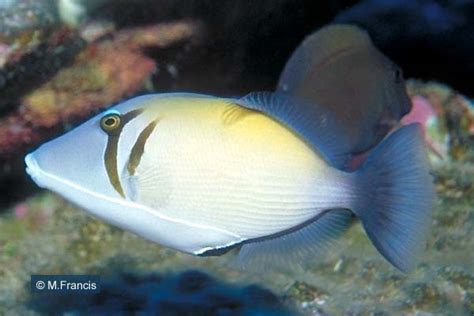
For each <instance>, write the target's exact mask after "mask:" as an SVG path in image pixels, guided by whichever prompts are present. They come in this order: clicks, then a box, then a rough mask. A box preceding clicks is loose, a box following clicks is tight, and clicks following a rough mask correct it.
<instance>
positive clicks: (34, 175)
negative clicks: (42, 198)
mask: <svg viewBox="0 0 474 316" xmlns="http://www.w3.org/2000/svg"><path fill="white" fill-rule="evenodd" d="M25 164H26V173H28V175H29V176H30V177H31V179H33V181H34V182H35V183H37V184H38V185H39V178H40V173H41V169H40V166H39V164H38V161H37V160H36V158H35V157H34V155H33V153H30V154H28V155H26V157H25Z"/></svg>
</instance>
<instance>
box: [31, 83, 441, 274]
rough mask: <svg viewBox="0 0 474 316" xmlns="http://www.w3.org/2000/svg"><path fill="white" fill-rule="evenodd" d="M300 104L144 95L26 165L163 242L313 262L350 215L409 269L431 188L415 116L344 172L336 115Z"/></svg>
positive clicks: (252, 261)
mask: <svg viewBox="0 0 474 316" xmlns="http://www.w3.org/2000/svg"><path fill="white" fill-rule="evenodd" d="M293 102H297V101H295V100H293V99H291V98H288V97H286V96H284V95H281V94H274V93H269V92H268V93H267V92H256V93H251V94H249V95H247V96H245V97H243V98H240V99H230V98H217V97H212V96H206V95H198V94H157V95H147V96H142V97H137V98H134V99H131V100H128V101H126V102H123V103H121V104H118V105H116V106H114V107H112V108H110V109H109V110H107V111H106V112H104V113H102V114H99V115H97V116H95V117H93V118H91V119H90V120H88V121H87V122H85V123H83V124H82V125H80V126H78V127H76V128H75V129H73V130H71V131H69V132H67V133H66V134H64V135H63V136H60V137H59V138H57V139H54V140H52V141H50V142H48V143H45V144H43V145H42V146H41V147H39V149H37V150H36V151H34V152H33V153H31V154H29V155H27V156H26V158H25V162H26V165H27V172H28V173H29V174H30V176H31V177H32V178H33V180H34V181H35V182H36V183H37V184H38V185H39V186H41V187H44V188H47V189H50V190H52V191H55V192H57V193H59V194H60V195H62V196H63V197H65V198H66V199H67V200H70V201H71V202H73V203H75V204H77V205H79V206H80V207H82V208H84V209H85V210H87V211H88V212H90V213H91V214H93V215H95V216H97V217H99V218H101V219H103V220H105V221H107V222H109V223H111V224H113V225H116V226H119V227H121V228H124V229H126V230H129V231H131V232H134V233H136V234H138V235H140V236H143V237H145V238H147V239H149V240H152V241H154V242H157V243H159V244H161V245H164V246H167V247H170V248H173V249H177V250H180V251H182V252H185V253H190V254H194V255H202V256H205V255H217V254H222V253H224V252H226V251H227V250H229V249H232V248H236V247H240V252H239V255H238V257H237V262H238V263H241V264H242V266H244V267H245V266H249V265H260V266H264V267H267V266H269V267H270V266H272V265H273V264H278V263H281V264H288V265H294V264H295V263H296V264H299V263H303V262H305V261H307V260H312V259H314V254H316V253H318V250H319V249H321V247H322V246H323V245H324V244H325V242H326V241H327V240H329V239H331V238H333V237H334V236H336V235H338V234H340V233H341V232H342V231H344V230H345V229H346V228H347V225H348V223H349V222H350V221H351V218H352V217H353V214H355V215H356V216H357V217H358V218H359V219H360V220H361V221H362V224H363V227H364V228H365V231H366V232H367V234H368V236H369V238H370V239H371V241H372V242H373V244H374V245H375V247H376V248H377V249H378V250H379V252H380V253H381V254H382V255H383V256H384V257H385V258H386V259H387V260H388V261H389V262H391V263H392V264H393V265H394V266H396V267H397V268H399V269H401V270H403V271H407V270H409V269H410V268H411V267H412V266H413V265H414V262H415V257H416V254H417V252H418V251H419V250H421V249H422V248H423V247H424V242H425V238H426V235H427V232H428V228H429V226H430V222H431V210H432V206H433V197H434V195H433V194H434V193H433V185H432V179H431V176H430V174H429V166H428V163H427V159H426V155H425V151H424V144H423V138H422V133H421V129H420V127H419V125H417V124H413V125H408V126H405V127H403V128H401V129H399V130H397V131H395V132H394V133H393V134H391V135H390V136H389V137H388V138H387V139H386V140H384V141H383V142H382V143H381V144H379V145H378V146H377V147H376V148H375V149H374V150H373V151H372V152H371V154H370V156H369V157H368V158H367V160H366V161H365V162H364V164H363V165H362V166H361V167H360V168H359V169H358V170H357V171H355V172H352V173H349V172H345V171H342V170H340V169H338V168H336V166H338V165H340V162H341V161H343V160H344V157H343V155H342V154H341V147H345V145H346V144H344V142H343V141H341V140H340V139H339V136H340V128H339V126H337V125H336V124H334V118H332V117H331V115H330V113H326V112H325V111H324V109H323V108H316V107H308V106H294V104H293ZM310 112H311V113H310ZM315 117H319V119H317V120H315V119H314V118H315Z"/></svg>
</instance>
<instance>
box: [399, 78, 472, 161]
mask: <svg viewBox="0 0 474 316" xmlns="http://www.w3.org/2000/svg"><path fill="white" fill-rule="evenodd" d="M407 90H408V94H409V95H410V96H411V97H412V100H413V102H414V104H415V105H417V106H414V111H415V110H416V109H420V107H425V108H426V107H432V110H430V111H431V113H425V114H424V116H426V117H423V118H422V120H423V121H424V123H425V128H426V133H427V136H428V137H429V139H431V143H432V146H431V147H432V149H434V150H435V151H438V153H439V154H440V155H441V156H444V158H446V159H451V160H456V161H471V162H472V161H474V107H473V105H472V103H471V102H470V101H469V100H468V99H467V98H466V97H464V96H463V95H461V94H460V93H458V92H457V91H455V90H454V89H452V88H451V87H449V86H447V85H444V84H441V83H437V82H426V83H425V82H422V81H419V80H409V81H408V82H407ZM425 112H426V111H425ZM415 114H416V113H410V114H409V117H408V118H407V117H405V118H404V120H405V122H407V121H410V120H413V118H414V116H416V115H415ZM419 114H420V113H418V116H419V117H418V119H419V118H421V117H420V115H419ZM410 116H411V118H410ZM415 120H416V119H415ZM432 158H433V157H432ZM433 159H434V160H436V158H433Z"/></svg>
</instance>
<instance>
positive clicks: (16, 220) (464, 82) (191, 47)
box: [0, 0, 474, 315]
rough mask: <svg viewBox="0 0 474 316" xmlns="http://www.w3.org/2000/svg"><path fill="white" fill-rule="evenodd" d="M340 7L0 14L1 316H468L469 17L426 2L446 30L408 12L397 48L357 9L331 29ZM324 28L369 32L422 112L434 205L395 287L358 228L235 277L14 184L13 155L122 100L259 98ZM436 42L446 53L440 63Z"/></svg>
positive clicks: (472, 180)
mask: <svg viewBox="0 0 474 316" xmlns="http://www.w3.org/2000/svg"><path fill="white" fill-rule="evenodd" d="M355 2H356V1H334V2H331V4H324V5H323V4H313V3H310V2H309V1H285V0H279V1H261V2H258V4H256V3H252V4H250V3H247V2H245V1H235V2H232V3H226V4H221V3H219V2H212V1H203V2H198V1H161V0H160V1H151V0H139V1H94V2H90V3H88V2H86V1H79V0H77V1H73V0H71V1H57V2H56V1H46V0H41V1H26V0H21V1H16V2H15V1H3V2H1V1H0V16H2V14H3V16H8V17H11V18H10V19H9V20H8V21H10V22H9V23H2V21H0V78H4V79H2V80H0V81H1V82H2V85H1V87H0V190H1V195H0V205H1V209H0V210H1V211H0V313H2V314H7V315H9V314H12V315H13V314H21V315H37V314H54V313H56V314H58V313H59V314H64V313H66V312H68V311H69V312H71V311H73V312H74V313H75V314H81V313H84V314H87V313H88V312H89V313H90V312H96V313H107V312H109V313H112V312H117V308H118V307H120V308H121V309H122V310H123V311H124V312H128V313H132V312H137V311H139V310H141V311H143V312H151V311H155V312H157V311H160V313H161V314H166V315H183V314H186V313H187V314H189V315H193V314H203V315H206V314H216V315H221V314H224V313H230V314H231V315H239V314H248V315H255V313H257V312H260V313H261V314H263V315H267V314H268V315H289V314H298V313H299V314H303V315H339V314H349V315H366V314H380V315H385V314H387V315H392V314H405V315H420V314H423V315H424V314H426V315H471V314H474V268H473V267H474V254H473V252H472V249H474V238H473V233H474V213H473V205H474V167H473V166H474V165H473V161H474V159H473V158H474V155H473V152H474V151H473V148H474V147H473V144H472V142H473V139H474V137H473V130H474V114H473V113H474V112H473V108H472V105H471V102H470V98H472V96H473V95H474V91H473V90H472V84H471V85H469V82H470V80H471V78H472V73H471V72H470V71H471V70H472V68H471V67H473V66H472V63H469V61H468V60H467V59H466V58H465V56H466V55H469V53H470V50H471V49H472V48H471V47H470V46H469V45H468V43H467V42H466V41H465V40H463V36H465V34H468V33H469V32H468V31H469V30H470V29H472V28H473V25H472V22H469V21H472V19H471V20H469V19H463V18H461V17H462V16H464V17H468V14H469V12H472V11H473V9H472V5H471V6H470V7H469V6H468V4H466V3H467V2H463V1H459V2H456V3H457V4H452V5H451V6H448V5H446V4H440V3H441V2H440V3H438V2H437V1H428V2H430V3H431V4H430V5H428V4H426V8H427V10H428V9H429V12H433V8H436V19H435V20H436V21H438V20H439V19H442V18H443V16H446V17H447V18H446V19H445V20H444V22H446V23H443V28H444V32H445V33H443V34H445V36H444V37H441V36H432V34H431V33H430V32H429V28H426V27H423V25H425V23H428V22H429V21H431V20H433V15H432V14H431V15H429V16H428V18H429V19H428V22H426V20H419V19H417V18H411V17H413V16H416V12H418V11H416V10H415V9H413V10H415V11H410V10H411V9H410V8H409V7H410V6H407V9H403V10H398V11H388V12H389V13H386V14H387V16H386V17H385V19H384V21H385V20H390V21H392V20H393V21H394V23H396V24H397V23H398V24H399V25H400V26H403V27H400V28H403V29H407V30H409V32H408V31H407V33H406V36H404V35H403V34H404V33H403V34H402V33H400V32H398V29H397V28H395V30H394V29H393V28H391V27H387V25H386V24H385V23H381V22H380V23H381V24H377V23H378V22H377V21H380V20H377V17H379V16H380V14H381V13H380V12H382V11H381V10H382V9H381V8H380V7H383V5H379V4H377V5H375V4H373V3H372V2H371V1H365V2H364V3H363V4H361V5H360V6H359V7H356V9H353V11H346V12H345V13H344V14H340V13H341V12H342V10H344V9H346V8H350V6H351V5H353V4H355ZM389 2H390V1H388V2H387V3H388V4H387V6H388V7H390V8H392V7H393V4H391V3H389ZM416 2H417V3H418V2H420V3H422V2H423V1H416ZM380 3H382V2H380ZM420 6H422V5H420ZM463 6H465V7H463ZM415 7H416V8H418V9H419V6H415ZM422 7H423V6H422ZM65 8H66V9H65ZM68 8H69V9H68ZM71 8H73V9H71ZM418 9H417V10H418ZM469 9H470V10H469ZM68 10H69V11H68ZM404 10H405V11H404ZM440 10H441V11H440ZM351 12H352V13H351ZM443 13H444V15H443ZM338 14H339V15H338ZM336 16H339V18H338V19H339V21H351V20H352V21H356V22H358V23H360V24H361V25H363V26H365V27H366V28H367V29H369V30H374V31H373V32H371V35H372V34H373V35H374V36H373V38H374V42H375V44H376V45H378V47H379V48H380V49H381V50H382V51H383V52H384V53H385V54H387V55H388V56H389V57H390V58H392V59H393V60H395V61H396V62H397V63H398V64H399V65H400V66H401V67H402V68H403V69H404V70H405V77H407V78H409V80H408V81H407V88H408V93H409V95H410V96H411V97H414V96H417V97H416V98H420V99H416V100H422V101H420V102H427V103H428V104H430V106H431V107H432V108H433V109H434V112H433V113H434V114H432V115H429V117H428V118H427V120H426V122H425V123H426V131H427V132H426V133H427V136H428V139H429V140H430V143H431V145H432V147H433V150H431V154H430V161H431V164H432V174H433V175H434V179H435V185H436V190H437V194H438V198H437V201H436V203H435V209H434V213H433V226H432V231H431V233H430V236H429V239H428V242H427V245H426V247H425V251H424V252H423V254H422V255H421V258H420V261H419V263H418V265H417V266H416V268H415V269H414V270H413V271H412V272H410V273H409V274H403V273H401V272H399V271H398V270H396V269H395V268H393V267H392V266H390V265H389V264H388V263H387V262H386V261H385V260H384V259H383V257H382V256H381V255H380V254H378V252H377V251H376V250H375V248H374V247H373V246H372V245H371V243H370V241H369V240H368V238H367V237H366V234H365V232H364V231H363V229H362V227H361V225H360V224H359V223H355V224H354V225H352V227H351V228H350V230H349V231H348V232H347V233H346V234H344V236H343V237H342V238H341V239H340V243H339V244H338V246H337V247H335V248H332V249H331V251H330V252H329V253H327V255H325V256H324V257H323V258H321V259H320V260H318V261H317V262H314V263H312V264H310V267H309V268H308V269H307V270H304V271H296V272H293V273H279V272H268V273H258V274H255V273H252V272H245V271H240V270H236V269H234V268H232V266H230V262H231V260H232V256H233V255H234V253H230V254H227V255H224V256H221V257H208V258H198V257H192V256H188V255H185V254H181V253H178V252H176V251H173V250H170V249H166V248H163V247H161V246H159V245H156V244H153V243H151V242H148V241H146V240H144V239H142V238H140V237H137V236H135V235H133V234H131V233H128V232H126V231H123V230H121V229H118V228H114V227H113V226H110V225H108V224H105V223H104V222H102V221H100V220H98V219H94V218H92V217H90V216H89V215H87V214H86V213H85V212H83V211H82V210H80V209H78V208H76V207H75V206H73V205H71V204H69V203H68V202H66V201H65V200H63V199H62V198H60V197H58V196H57V195H55V194H53V193H50V192H48V191H43V190H39V189H38V188H36V186H35V185H34V184H33V183H32V182H31V180H30V179H28V178H27V176H26V175H25V173H24V165H23V156H24V154H25V153H26V152H28V151H30V150H32V149H34V148H35V147H36V146H38V145H39V144H41V143H43V142H45V141H46V140H48V139H50V138H52V137H54V136H56V135H58V134H59V133H62V132H63V131H64V130H67V129H70V128H71V127H72V126H75V125H76V124H78V123H79V122H81V121H84V120H85V119H86V118H88V117H90V116H91V115H92V114H93V113H96V112H98V111H100V110H102V109H104V108H105V107H107V106H109V105H110V104H114V103H117V102H119V101H121V100H124V99H127V98H129V97H131V96H133V95H140V94H143V93H148V92H171V91H187V92H200V93H209V94H214V95H220V96H239V95H243V94H245V93H247V92H249V91H260V90H272V89H274V87H275V85H276V82H277V80H278V76H279V74H280V72H281V70H282V68H283V66H284V63H285V61H286V60H287V58H288V57H289V55H290V53H291V51H292V50H293V49H294V48H295V47H296V46H297V45H298V43H299V42H300V41H301V40H302V38H303V37H304V36H305V35H307V34H309V33H311V32H312V31H313V30H314V29H317V28H318V27H320V26H322V25H324V24H326V23H328V22H330V21H331V20H332V19H333V18H334V17H336ZM13 17H14V18H13ZM453 17H459V19H454V18H453ZM6 21H7V20H6V19H4V20H3V22H6ZM11 21H13V22H11ZM15 21H16V22H15ZM12 23H13V24H12ZM15 23H16V24H15ZM392 25H393V24H392ZM377 26H379V28H377ZM381 26H383V28H382V27H381ZM432 29H436V27H435V26H434V25H433V26H432ZM419 34H423V37H422V38H423V39H424V40H421V41H420V40H419V38H420V36H421V35H419ZM390 39H392V40H390ZM451 43H457V44H458V45H456V49H455V50H450V51H449V52H446V50H445V46H449V47H453V46H452V45H451ZM395 44H396V45H395ZM397 47H398V48H397ZM117 61H119V62H117ZM447 65H449V67H448V66H447ZM454 74H456V75H454ZM412 78H414V79H412ZM415 79H416V80H415ZM434 81H436V82H434ZM416 102H418V101H416ZM190 270H192V271H190ZM196 270H198V271H200V272H195V271H196ZM186 271H188V272H186ZM202 273H206V274H202ZM32 274H94V275H100V276H101V278H102V282H103V292H102V293H101V295H100V296H82V297H81V298H80V299H79V298H77V297H76V298H75V297H74V295H72V296H71V295H69V296H59V297H58V296H57V295H42V294H39V295H38V294H34V295H33V294H32V293H31V290H30V276H31V275H32ZM251 284H255V285H256V286H251V287H249V286H250V285H251ZM167 289H169V290H167ZM219 313H220V314H219ZM252 313H253V314H252Z"/></svg>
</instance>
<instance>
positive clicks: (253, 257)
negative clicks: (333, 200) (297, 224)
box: [235, 209, 352, 271]
mask: <svg viewBox="0 0 474 316" xmlns="http://www.w3.org/2000/svg"><path fill="white" fill-rule="evenodd" d="M351 219H352V213H351V212H350V211H349V210H345V209H335V210H330V211H327V212H326V213H324V214H323V215H322V216H320V217H318V218H316V219H315V220H313V221H312V222H310V223H308V224H307V225H305V226H303V227H302V228H300V229H298V230H293V231H291V232H289V233H287V234H284V235H280V236H276V237H273V238H271V237H269V238H267V239H265V238H264V239H261V240H256V241H251V242H248V243H245V244H244V245H243V246H242V247H241V249H240V252H239V254H238V257H237V259H236V262H235V264H236V265H237V266H238V267H239V268H242V269H245V270H254V271H258V270H267V269H276V270H283V271H288V270H294V268H304V266H305V265H307V264H310V263H311V262H314V261H315V260H317V259H318V257H321V256H322V255H324V253H325V252H326V251H327V250H328V248H329V247H330V246H331V245H332V244H334V243H336V242H337V237H339V236H340V235H342V233H344V232H345V231H346V230H347V229H348V227H349V226H350V224H351Z"/></svg>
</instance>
